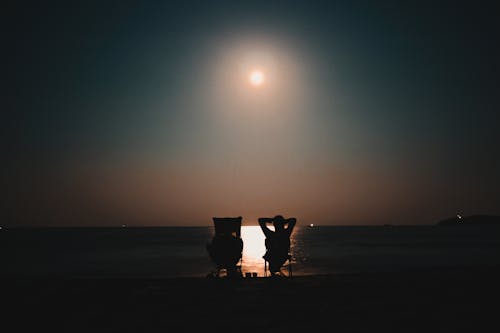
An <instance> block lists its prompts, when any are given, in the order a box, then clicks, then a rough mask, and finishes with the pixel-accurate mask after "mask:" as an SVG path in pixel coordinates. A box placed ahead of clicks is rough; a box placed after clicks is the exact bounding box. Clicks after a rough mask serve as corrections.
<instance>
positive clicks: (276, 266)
mask: <svg viewBox="0 0 500 333" xmlns="http://www.w3.org/2000/svg"><path fill="white" fill-rule="evenodd" d="M270 222H272V223H273V225H274V231H272V230H271V229H269V228H268V227H267V225H266V224H267V223H270ZM296 222H297V219H295V218H293V217H292V218H289V219H285V218H284V217H283V216H281V215H276V216H275V217H274V218H268V217H262V218H259V225H260V227H261V229H262V231H263V232H264V235H265V236H266V249H267V251H266V254H265V255H264V257H263V258H264V259H265V260H266V261H267V262H269V271H270V272H271V275H276V274H278V273H279V272H280V271H281V266H283V264H284V263H285V261H286V260H287V259H288V256H289V251H290V235H291V234H292V231H293V228H294V227H295V223H296ZM285 225H288V226H287V227H286V228H285Z"/></svg>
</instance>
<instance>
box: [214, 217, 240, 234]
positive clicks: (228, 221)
mask: <svg viewBox="0 0 500 333" xmlns="http://www.w3.org/2000/svg"><path fill="white" fill-rule="evenodd" d="M242 219H243V218H242V217H241V216H238V217H213V220H214V226H215V235H216V236H221V235H233V236H235V237H238V238H239V237H241V220H242Z"/></svg>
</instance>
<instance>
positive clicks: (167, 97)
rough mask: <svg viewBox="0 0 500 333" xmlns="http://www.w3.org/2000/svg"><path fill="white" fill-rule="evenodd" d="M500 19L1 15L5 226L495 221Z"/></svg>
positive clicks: (86, 12) (209, 12)
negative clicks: (257, 76) (256, 74)
mask: <svg viewBox="0 0 500 333" xmlns="http://www.w3.org/2000/svg"><path fill="white" fill-rule="evenodd" d="M499 14H500V13H499V11H498V10H497V9H496V8H495V6H494V4H493V2H491V3H489V2H481V1H479V2H473V3H460V2H456V1H447V2H443V1H408V2H404V4H403V3H401V2H400V1H378V2H361V1H345V2H335V1H325V2H319V1H303V2H301V1H274V2H271V1H251V2H246V3H245V2H237V1H196V2H192V1H180V2H167V1H128V0H125V1H45V2H38V1H25V2H22V3H19V2H16V3H10V4H7V5H5V8H4V9H3V10H2V14H0V15H2V20H1V22H2V23H1V25H2V44H3V46H2V49H3V51H2V55H1V57H2V65H3V71H2V72H3V73H4V74H3V75H2V76H3V79H2V81H3V82H2V101H1V104H0V105H1V108H2V121H1V125H0V126H1V133H2V140H1V142H2V144H1V148H2V160H3V162H2V178H1V181H2V183H3V184H2V189H3V191H2V192H3V193H2V206H0V207H1V221H2V225H6V226H115V225H121V224H123V223H126V224H129V225H136V226H170V225H181V226H182V225H186V226H191V225H200V226H202V225H210V224H211V223H212V220H211V218H212V217H213V216H243V218H244V223H245V224H253V223H255V221H256V220H257V218H258V217H262V216H274V215H276V214H282V215H285V216H286V217H289V216H294V217H296V218H297V219H298V223H299V225H300V224H309V223H314V224H318V225H321V224H323V225H326V224H332V225H376V224H386V223H392V224H404V225H413V224H432V223H435V222H437V221H438V220H440V219H443V218H446V217H449V216H453V215H455V214H457V213H460V214H462V215H472V214H500V204H499V203H500V187H499V185H500V172H499V170H500V139H499V134H498V133H500V122H499V118H500V117H499V116H498V113H499V106H500V100H499V96H500V95H499V93H500V91H499V89H500V88H499V87H500V82H499V74H500V73H499V62H500V60H499V59H500V52H499V46H498V36H499V31H500V29H499V25H500V23H499V21H498V19H497V18H498V17H499ZM254 70H259V71H261V73H262V74H263V76H264V81H263V83H262V84H261V85H259V86H254V85H252V84H251V83H250V82H249V76H250V75H251V72H252V71H254Z"/></svg>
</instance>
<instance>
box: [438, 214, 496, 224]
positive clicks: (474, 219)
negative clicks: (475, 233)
mask: <svg viewBox="0 0 500 333" xmlns="http://www.w3.org/2000/svg"><path fill="white" fill-rule="evenodd" d="M436 225H438V226H455V225H467V226H472V225H474V226H475V225H497V226H500V216H495V215H471V216H466V217H459V216H454V217H450V218H447V219H444V220H441V221H439V222H438V223H437V224H436Z"/></svg>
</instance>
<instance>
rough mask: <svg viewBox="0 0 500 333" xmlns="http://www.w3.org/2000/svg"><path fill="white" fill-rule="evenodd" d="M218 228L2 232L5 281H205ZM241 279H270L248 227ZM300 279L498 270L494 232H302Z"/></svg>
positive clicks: (260, 238) (258, 240)
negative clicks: (210, 245)
mask: <svg viewBox="0 0 500 333" xmlns="http://www.w3.org/2000/svg"><path fill="white" fill-rule="evenodd" d="M213 233H214V230H213V227H163V228H156V227H151V228H133V227H124V228H12V229H6V228H4V229H1V230H0V261H1V270H0V277H2V278H9V277H76V278H80V277H81V278H86V277H103V278H107V277H109V278H176V277H204V276H206V275H207V274H208V273H209V272H211V271H213V270H214V268H215V267H214V265H213V263H212V262H211V261H210V258H209V257H208V253H207V251H206V248H205V245H206V244H207V243H208V242H209V241H210V240H211V238H212V236H213ZM241 233H242V239H243V242H244V248H243V259H242V271H243V273H246V272H255V273H257V274H258V276H262V275H263V273H264V260H263V259H262V255H263V254H264V252H265V246H264V235H263V234H262V232H261V230H260V228H259V227H258V226H243V227H242V230H241ZM291 244H292V255H293V260H292V267H293V274H294V275H311V274H338V273H359V272H378V271H388V272H390V271H402V270H405V271H408V270H420V269H435V268H456V267H470V266H494V265H499V264H500V255H499V254H500V228H499V227H494V226H489V227H488V226H457V227H442V226H441V227H439V226H315V227H312V228H311V227H305V226H298V227H296V228H295V230H294V233H293V235H292V239H291Z"/></svg>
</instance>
